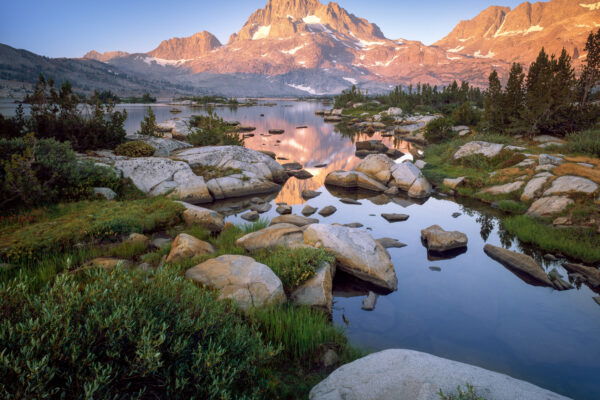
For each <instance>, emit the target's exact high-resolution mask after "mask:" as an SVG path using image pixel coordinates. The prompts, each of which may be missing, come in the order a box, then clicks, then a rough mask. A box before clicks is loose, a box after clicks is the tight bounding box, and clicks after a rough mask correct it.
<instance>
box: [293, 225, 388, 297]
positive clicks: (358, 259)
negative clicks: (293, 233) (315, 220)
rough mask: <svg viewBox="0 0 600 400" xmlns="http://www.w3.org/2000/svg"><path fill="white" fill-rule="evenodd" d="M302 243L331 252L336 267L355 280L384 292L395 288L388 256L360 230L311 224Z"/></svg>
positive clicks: (381, 247)
mask: <svg viewBox="0 0 600 400" xmlns="http://www.w3.org/2000/svg"><path fill="white" fill-rule="evenodd" d="M304 243H305V244H307V245H309V246H313V247H318V248H323V249H325V250H327V251H329V252H331V253H332V254H333V255H335V258H336V261H337V263H338V267H339V268H340V269H341V270H343V271H345V272H347V273H349V274H351V275H354V276H356V277H357V278H360V279H362V280H364V281H367V282H371V283H373V284H375V285H377V286H380V287H383V288H385V289H389V290H396V288H397V284H398V280H397V278H396V272H395V271H394V265H393V264H392V261H391V259H390V256H389V254H388V253H387V251H386V250H385V249H384V248H383V246H381V244H379V243H377V242H376V241H375V240H373V238H372V237H371V235H369V234H368V233H366V232H364V231H361V230H358V229H353V228H347V227H344V226H338V225H324V224H314V225H309V226H308V227H307V228H306V229H305V231H304Z"/></svg>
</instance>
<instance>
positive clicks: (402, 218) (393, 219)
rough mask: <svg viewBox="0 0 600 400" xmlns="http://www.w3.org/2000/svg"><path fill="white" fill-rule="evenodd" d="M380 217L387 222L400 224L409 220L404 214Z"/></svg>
mask: <svg viewBox="0 0 600 400" xmlns="http://www.w3.org/2000/svg"><path fill="white" fill-rule="evenodd" d="M381 216H382V217H383V218H384V219H385V220H386V221H388V222H402V221H406V220H407V219H408V218H409V216H408V215H406V214H381Z"/></svg>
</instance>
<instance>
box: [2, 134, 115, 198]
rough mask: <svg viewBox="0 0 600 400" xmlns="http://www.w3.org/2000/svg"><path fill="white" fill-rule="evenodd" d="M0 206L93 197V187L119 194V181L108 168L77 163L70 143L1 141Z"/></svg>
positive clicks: (28, 140) (31, 136) (29, 139)
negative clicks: (107, 189)
mask: <svg viewBox="0 0 600 400" xmlns="http://www.w3.org/2000/svg"><path fill="white" fill-rule="evenodd" d="M0 155H1V156H2V159H3V160H6V161H3V162H0V194H2V196H1V197H2V200H0V206H2V207H3V208H9V207H12V206H16V205H18V204H25V205H27V206H36V205H42V204H52V203H55V202H57V201H69V200H77V199H82V198H86V197H90V196H91V195H92V188H93V187H109V188H111V189H113V190H115V191H118V190H119V188H120V185H121V181H120V179H119V178H118V177H117V175H116V174H115V172H114V171H113V170H112V169H110V168H103V167H98V166H95V165H94V164H93V163H92V162H89V161H79V160H78V159H77V157H76V155H75V153H74V152H73V150H72V149H71V147H70V145H69V143H60V142H57V141H55V140H54V139H42V140H37V139H36V138H35V137H34V136H33V135H31V134H30V135H27V136H26V137H24V138H15V139H8V140H6V139H0Z"/></svg>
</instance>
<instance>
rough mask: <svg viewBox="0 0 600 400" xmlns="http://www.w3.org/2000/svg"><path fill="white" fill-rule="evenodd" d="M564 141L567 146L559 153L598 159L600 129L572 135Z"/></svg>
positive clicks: (599, 152)
mask: <svg viewBox="0 0 600 400" xmlns="http://www.w3.org/2000/svg"><path fill="white" fill-rule="evenodd" d="M566 139H567V145H566V147H563V148H561V149H560V151H565V149H566V151H568V152H571V153H576V154H585V155H589V156H592V157H600V128H597V129H590V130H587V131H583V132H577V133H572V134H570V135H568V136H567V137H566Z"/></svg>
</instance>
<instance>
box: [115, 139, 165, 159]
mask: <svg viewBox="0 0 600 400" xmlns="http://www.w3.org/2000/svg"><path fill="white" fill-rule="evenodd" d="M155 151H156V150H155V149H154V147H152V146H150V145H149V144H148V143H146V142H142V141H140V140H134V141H131V142H126V143H122V144H120V145H118V146H117V148H116V149H115V154H116V155H118V156H125V157H152V156H153V155H154V152H155Z"/></svg>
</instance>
